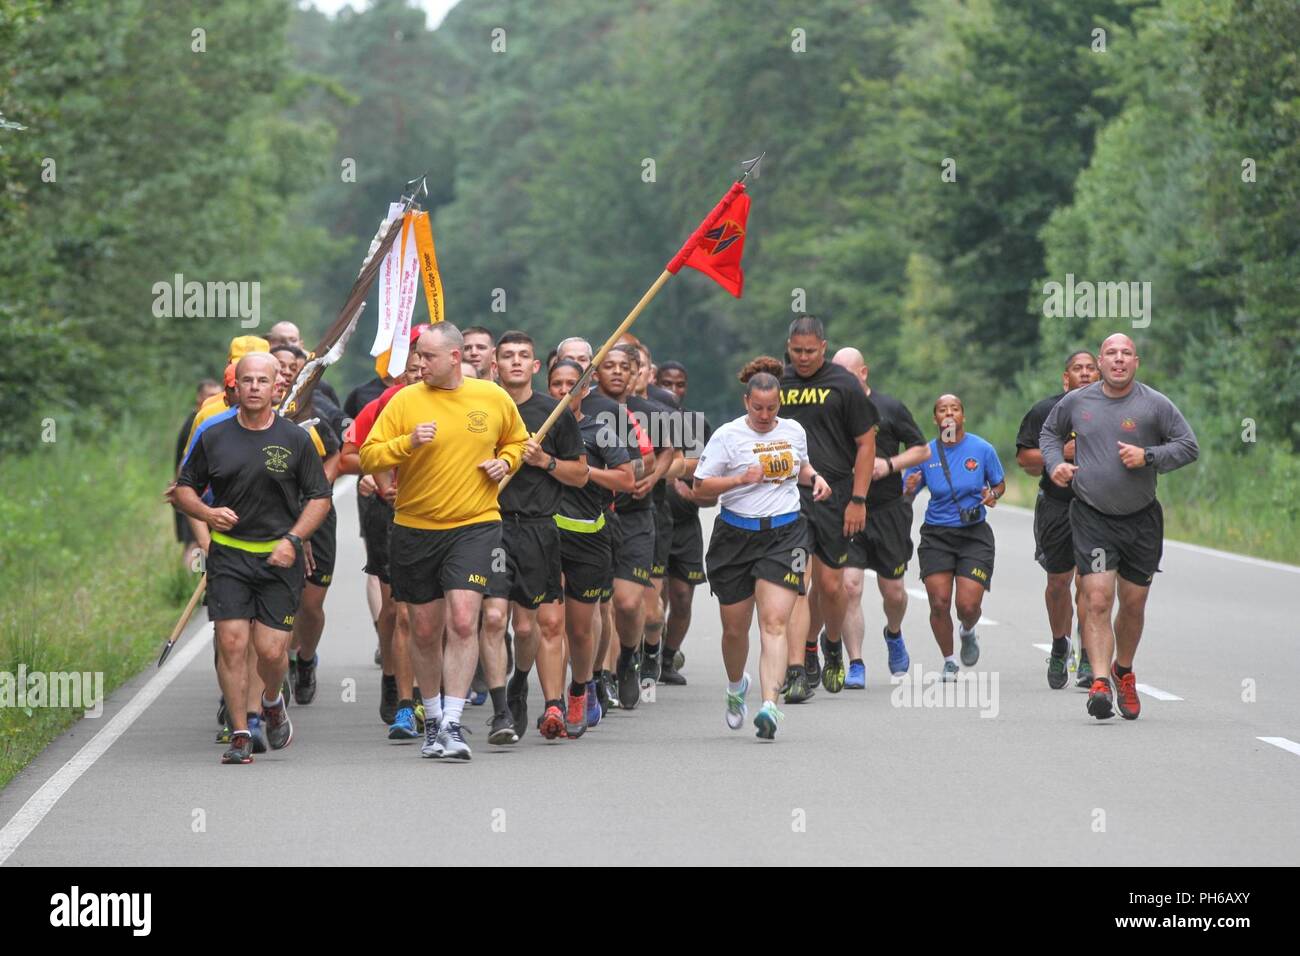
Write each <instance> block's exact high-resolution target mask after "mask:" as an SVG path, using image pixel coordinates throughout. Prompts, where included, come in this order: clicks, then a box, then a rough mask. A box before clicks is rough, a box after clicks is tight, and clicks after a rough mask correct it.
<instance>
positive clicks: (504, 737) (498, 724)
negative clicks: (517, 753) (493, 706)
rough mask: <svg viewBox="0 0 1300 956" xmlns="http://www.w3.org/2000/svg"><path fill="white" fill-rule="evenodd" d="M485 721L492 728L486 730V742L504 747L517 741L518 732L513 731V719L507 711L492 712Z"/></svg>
mask: <svg viewBox="0 0 1300 956" xmlns="http://www.w3.org/2000/svg"><path fill="white" fill-rule="evenodd" d="M487 723H488V726H489V727H490V728H492V729H491V730H489V731H488V743H490V744H491V745H492V746H494V747H505V746H507V745H509V744H513V743H518V741H519V734H518V733H517V732H516V731H515V724H514V720H513V719H512V718H511V716H510V714H509V713H504V714H493V715H492V719H491V720H489V721H488V722H487Z"/></svg>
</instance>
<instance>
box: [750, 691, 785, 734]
mask: <svg viewBox="0 0 1300 956" xmlns="http://www.w3.org/2000/svg"><path fill="white" fill-rule="evenodd" d="M783 720H785V714H783V713H781V712H780V711H779V710H777V709H776V704H774V703H772V702H771V701H770V700H769V701H766V702H765V703H764V704H763V709H762V710H760V711H759V712H758V713H757V714H756V715H755V716H754V726H755V727H756V728H757V729H756V730H755V732H754V736H755V737H757V738H758V739H759V740H772V739H774V738H775V737H776V727H777V724H779V723H780V722H781V721H783Z"/></svg>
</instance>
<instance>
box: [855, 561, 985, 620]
mask: <svg viewBox="0 0 1300 956" xmlns="http://www.w3.org/2000/svg"><path fill="white" fill-rule="evenodd" d="M867 574H869V575H871V576H872V577H873V578H874V577H875V576H876V572H875V571H868V572H867ZM904 590H906V591H907V593H908V594H910V595H912V597H914V598H917V599H918V600H921V601H929V600H930V596H929V595H928V594H926V593H925V592H924V591H923V590H921V589H920V588H905V589H904ZM980 624H983V625H985V626H986V627H997V626H998V622H997V621H995V620H993V618H991V617H985V616H984V615H983V614H981V615H980V619H979V623H977V624H976V625H975V626H976V627H979V626H980Z"/></svg>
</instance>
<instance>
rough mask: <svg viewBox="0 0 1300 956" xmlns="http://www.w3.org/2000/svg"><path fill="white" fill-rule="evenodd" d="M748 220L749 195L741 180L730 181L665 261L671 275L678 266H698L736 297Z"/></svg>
mask: <svg viewBox="0 0 1300 956" xmlns="http://www.w3.org/2000/svg"><path fill="white" fill-rule="evenodd" d="M748 220H749V196H748V195H747V194H746V193H745V184H744V183H739V182H738V183H734V184H732V187H731V189H729V190H728V191H727V194H726V195H725V196H723V197H722V202H720V203H718V205H717V206H715V207H714V208H713V211H712V212H711V213H709V215H708V217H707V218H706V219H705V220H704V221H703V222H702V223H700V226H699V228H698V229H696V230H695V232H693V233H692V234H691V237H690V238H689V239H687V240H686V244H685V245H683V246H682V247H681V249H679V250H678V252H677V255H675V256H673V259H672V261H671V262H669V263H668V266H667V269H668V271H669V272H671V273H673V274H674V275H675V274H676V273H677V271H678V270H679V269H681V267H682V266H690V267H691V268H692V269H698V270H699V271H700V272H703V273H704V274H705V275H706V276H708V277H709V278H711V279H712V280H713V281H714V282H716V283H718V285H720V286H722V287H723V288H724V289H726V290H727V291H728V292H730V293H731V294H732V295H734V296H735V297H736V298H740V291H741V287H742V286H743V285H744V283H745V274H744V272H742V271H741V268H740V257H741V256H742V255H743V254H744V251H745V224H746V222H747V221H748Z"/></svg>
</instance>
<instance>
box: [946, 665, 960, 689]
mask: <svg viewBox="0 0 1300 956" xmlns="http://www.w3.org/2000/svg"><path fill="white" fill-rule="evenodd" d="M960 669H961V668H959V667H958V666H957V662H956V661H944V662H943V683H945V684H951V683H952V682H953V681H955V680H956V679H957V671H959V670H960Z"/></svg>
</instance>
